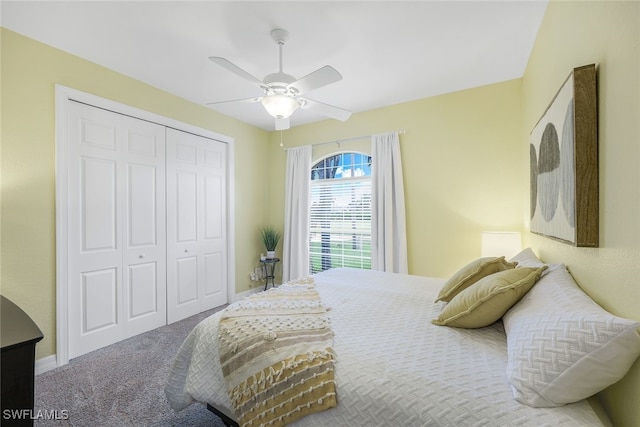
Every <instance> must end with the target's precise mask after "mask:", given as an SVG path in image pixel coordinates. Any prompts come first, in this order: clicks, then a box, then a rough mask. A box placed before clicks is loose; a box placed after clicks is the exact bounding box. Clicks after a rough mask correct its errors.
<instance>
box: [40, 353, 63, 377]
mask: <svg viewBox="0 0 640 427" xmlns="http://www.w3.org/2000/svg"><path fill="white" fill-rule="evenodd" d="M57 367H58V360H57V359H56V355H55V354H52V355H51V356H47V357H43V358H42V359H38V360H36V363H35V374H36V375H39V374H43V373H45V372H47V371H50V370H52V369H55V368H57Z"/></svg>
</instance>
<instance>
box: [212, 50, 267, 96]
mask: <svg viewBox="0 0 640 427" xmlns="http://www.w3.org/2000/svg"><path fill="white" fill-rule="evenodd" d="M209 59H210V60H211V61H213V62H215V63H216V64H218V65H220V66H221V67H223V68H226V69H227V70H229V71H231V72H232V73H233V74H235V75H236V76H239V77H242V78H243V79H245V80H248V81H250V82H251V83H253V84H255V85H258V86H259V87H260V88H262V89H265V88H267V86H266V85H265V84H264V83H263V82H262V80H258V78H257V77H254V76H253V75H251V74H249V73H248V72H246V71H245V70H243V69H242V68H240V67H238V66H237V65H235V64H234V63H232V62H229V61H228V60H227V59H225V58H221V57H219V56H210V57H209Z"/></svg>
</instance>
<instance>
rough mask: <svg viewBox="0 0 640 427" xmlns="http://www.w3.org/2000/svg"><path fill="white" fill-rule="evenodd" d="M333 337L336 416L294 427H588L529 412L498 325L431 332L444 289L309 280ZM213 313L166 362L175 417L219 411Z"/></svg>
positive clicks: (337, 273) (576, 415) (583, 412)
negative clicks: (511, 376)
mask: <svg viewBox="0 0 640 427" xmlns="http://www.w3.org/2000/svg"><path fill="white" fill-rule="evenodd" d="M314 277H315V281H316V284H317V289H318V291H319V292H320V295H321V297H322V301H323V303H324V304H325V305H326V306H328V307H330V311H329V317H330V319H331V325H332V328H333V331H334V333H335V337H334V349H335V351H336V353H337V363H336V366H335V376H336V383H337V395H338V407H337V408H333V409H329V410H327V411H324V412H322V413H319V414H314V415H311V416H308V417H305V418H303V419H301V420H299V421H297V422H295V423H294V424H292V425H294V426H323V427H324V426H350V427H352V426H400V427H406V426H456V427H458V426H536V427H538V426H560V425H561V426H581V427H582V426H591V425H602V424H601V422H600V420H599V419H598V417H597V416H596V414H595V413H594V411H593V410H592V408H591V406H590V405H589V404H588V403H587V402H586V401H582V402H578V403H574V404H571V405H566V406H563V407H559V408H531V407H529V406H526V405H523V404H520V403H518V402H517V401H515V400H514V399H513V396H512V394H511V390H510V388H509V385H508V383H507V379H506V374H505V372H506V366H507V353H506V351H507V350H506V349H507V345H506V336H505V334H504V329H503V327H502V323H501V322H497V323H495V324H493V325H492V326H489V327H486V328H482V329H456V328H448V327H443V326H435V325H433V324H431V319H433V318H435V317H437V314H438V313H439V312H440V310H441V309H442V307H443V306H444V303H442V302H440V303H434V302H433V301H434V300H435V299H436V296H437V294H438V291H439V290H440V288H441V287H442V284H443V283H444V281H443V280H442V279H435V278H427V277H420V276H407V275H399V274H390V273H381V272H375V271H367V270H355V269H334V270H329V271H325V272H322V273H319V274H317V275H315V276H314ZM218 319H219V313H216V314H214V315H213V316H211V317H209V318H208V319H206V320H204V321H202V322H201V323H200V324H199V325H198V326H197V327H196V328H195V329H194V330H193V331H192V332H191V334H190V335H189V336H188V337H187V339H186V340H185V342H184V344H183V345H182V347H181V349H180V350H179V352H178V355H177V357H176V361H175V364H174V366H173V368H172V370H171V373H170V377H169V380H168V382H167V386H166V388H165V392H166V395H167V398H168V400H169V403H170V404H171V406H172V407H173V408H174V409H175V410H180V409H182V408H184V407H186V406H188V405H189V404H190V403H192V402H193V401H194V400H197V401H200V402H206V403H211V404H214V405H216V406H218V407H220V406H223V407H225V408H229V407H230V406H231V403H230V401H229V397H228V395H227V393H226V389H225V386H224V381H223V377H222V373H221V371H220V365H219V357H218V352H217V350H216V346H215V344H216V342H217V335H218V331H217V324H218Z"/></svg>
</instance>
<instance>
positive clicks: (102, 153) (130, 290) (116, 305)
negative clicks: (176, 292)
mask: <svg viewBox="0 0 640 427" xmlns="http://www.w3.org/2000/svg"><path fill="white" fill-rule="evenodd" d="M67 124H68V126H67V128H68V155H69V157H68V159H69V162H68V165H69V168H68V203H69V210H68V230H69V235H68V241H69V243H68V260H69V261H68V270H69V271H68V277H69V284H68V292H69V357H70V358H73V357H76V356H79V355H81V354H84V353H87V352H89V351H92V350H95V349H97V348H100V347H104V346H106V345H109V344H112V343H114V342H117V341H120V340H122V339H125V338H128V337H131V336H133V335H137V334H139V333H141V332H144V331H147V330H150V329H154V328H157V327H159V326H162V325H164V324H166V221H165V210H166V200H165V194H166V193H165V127H163V126H160V125H157V124H153V123H149V122H146V121H143V120H138V119H134V118H131V117H128V116H124V115H121V114H116V113H113V112H110V111H106V110H102V109H99V108H96V107H91V106H88V105H85V104H81V103H78V102H74V101H69V106H68V122H67Z"/></svg>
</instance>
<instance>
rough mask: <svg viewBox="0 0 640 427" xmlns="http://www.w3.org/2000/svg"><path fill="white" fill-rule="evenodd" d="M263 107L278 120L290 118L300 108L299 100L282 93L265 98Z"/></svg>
mask: <svg viewBox="0 0 640 427" xmlns="http://www.w3.org/2000/svg"><path fill="white" fill-rule="evenodd" d="M262 105H263V106H264V108H265V109H266V110H267V112H268V113H269V114H271V116H273V117H275V118H276V119H283V118H286V117H289V116H290V115H291V114H293V112H294V111H296V110H297V109H298V106H299V105H298V100H296V99H295V98H292V97H290V96H287V95H283V94H281V93H275V94H273V95H268V96H265V97H264V98H262Z"/></svg>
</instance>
